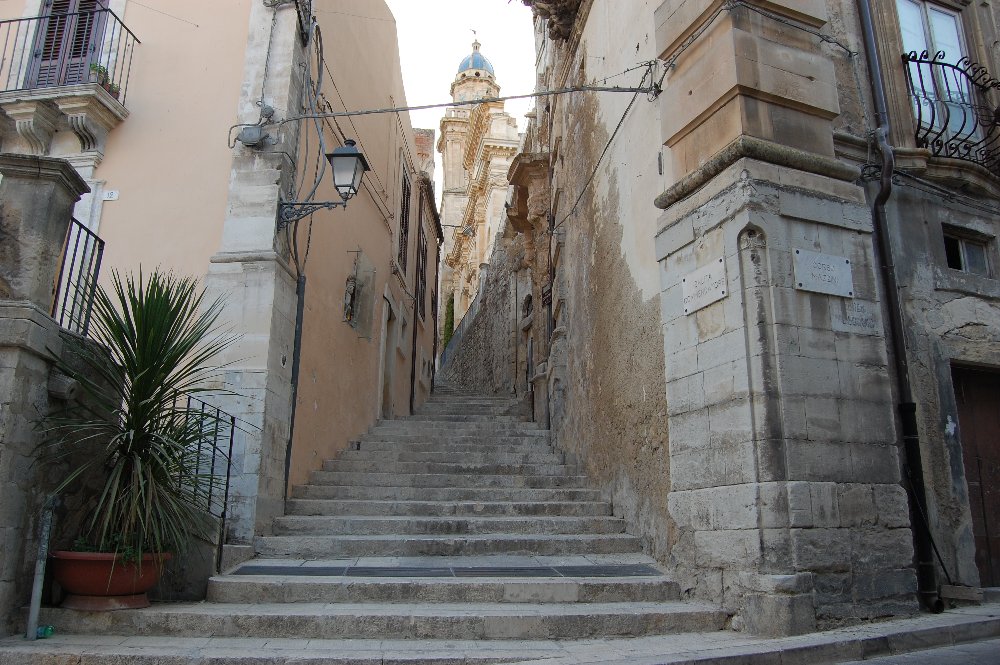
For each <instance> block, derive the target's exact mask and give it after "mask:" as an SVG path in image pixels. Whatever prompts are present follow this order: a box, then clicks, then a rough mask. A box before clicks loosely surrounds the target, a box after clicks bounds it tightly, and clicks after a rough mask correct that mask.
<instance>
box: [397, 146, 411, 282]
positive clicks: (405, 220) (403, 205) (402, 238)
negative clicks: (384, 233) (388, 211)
mask: <svg viewBox="0 0 1000 665" xmlns="http://www.w3.org/2000/svg"><path fill="white" fill-rule="evenodd" d="M400 171H401V172H402V174H403V184H402V186H401V190H402V191H400V194H399V267H400V268H402V269H403V272H404V273H405V272H406V249H407V245H409V243H410V174H409V172H407V170H406V162H403V163H402V166H401V168H400Z"/></svg>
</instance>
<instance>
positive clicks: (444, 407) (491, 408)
mask: <svg viewBox="0 0 1000 665" xmlns="http://www.w3.org/2000/svg"><path fill="white" fill-rule="evenodd" d="M520 408H521V407H520V406H519V405H518V404H517V403H512V402H495V403H492V404H489V403H484V402H463V403H455V402H424V404H423V405H422V406H421V407H420V408H419V409H417V412H416V415H422V416H429V415H434V414H443V415H455V416H460V415H463V414H465V415H470V416H471V415H480V414H486V415H496V416H503V415H510V416H520V415H524V414H522V413H518V412H517V410H518V409H520Z"/></svg>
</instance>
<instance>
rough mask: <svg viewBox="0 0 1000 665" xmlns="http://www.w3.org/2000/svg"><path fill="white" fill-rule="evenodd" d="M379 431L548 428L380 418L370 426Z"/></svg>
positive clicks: (537, 433)
mask: <svg viewBox="0 0 1000 665" xmlns="http://www.w3.org/2000/svg"><path fill="white" fill-rule="evenodd" d="M372 431H379V432H404V433H405V432H415V433H421V432H443V433H446V434H447V433H456V434H465V435H476V436H482V435H489V434H491V433H498V434H510V433H533V434H535V436H544V437H548V436H549V430H547V429H542V428H541V427H539V425H538V423H532V422H525V421H520V420H512V421H508V422H504V423H498V422H495V421H494V420H493V419H488V420H482V421H478V422H474V421H465V422H447V421H446V422H442V421H436V420H426V419H424V420H380V421H378V422H377V423H375V425H374V426H373V427H372Z"/></svg>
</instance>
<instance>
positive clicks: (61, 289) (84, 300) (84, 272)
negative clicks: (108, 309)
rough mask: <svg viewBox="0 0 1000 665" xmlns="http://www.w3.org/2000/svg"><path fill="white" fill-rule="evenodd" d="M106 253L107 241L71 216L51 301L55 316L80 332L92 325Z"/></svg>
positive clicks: (62, 324)
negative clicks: (103, 258) (91, 316)
mask: <svg viewBox="0 0 1000 665" xmlns="http://www.w3.org/2000/svg"><path fill="white" fill-rule="evenodd" d="M103 255H104V241H103V240H101V239H100V238H99V237H98V236H97V234H95V233H94V232H93V231H91V230H90V229H88V228H87V227H86V226H84V225H83V224H81V223H80V222H78V221H76V220H75V219H73V220H71V221H70V224H69V231H68V232H67V233H66V244H65V245H64V246H63V257H62V267H61V268H60V269H59V278H58V280H57V281H56V297H55V299H54V301H53V303H52V318H54V319H55V320H56V321H58V322H59V325H60V326H62V327H63V328H66V329H67V330H71V331H73V332H75V333H79V334H81V335H86V334H87V331H88V330H89V329H90V312H91V309H92V308H93V306H94V293H95V291H96V290H97V277H98V275H99V274H100V272H101V257H102V256H103Z"/></svg>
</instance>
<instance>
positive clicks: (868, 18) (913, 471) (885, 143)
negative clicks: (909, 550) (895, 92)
mask: <svg viewBox="0 0 1000 665" xmlns="http://www.w3.org/2000/svg"><path fill="white" fill-rule="evenodd" d="M858 13H859V15H860V18H861V31H862V34H863V35H864V40H865V54H866V56H867V60H868V72H869V74H870V77H871V82H872V97H873V98H874V102H875V113H876V117H877V122H878V128H877V129H876V130H875V138H876V141H877V142H878V148H879V152H880V153H881V154H882V174H881V181H880V183H879V185H880V186H879V191H878V195H877V196H876V197H875V201H874V202H873V204H872V226H873V230H874V233H873V242H874V245H875V251H876V254H877V256H878V261H879V270H880V273H881V277H882V284H883V286H884V287H885V288H884V292H885V297H886V305H887V307H888V314H889V316H888V323H889V340H890V347H891V349H890V350H891V352H892V357H893V361H894V365H895V373H896V384H897V390H898V394H899V404H898V405H897V408H898V410H899V418H900V424H901V437H902V443H903V450H904V453H905V455H906V469H905V475H906V479H907V481H908V482H907V484H908V488H907V489H908V490H909V491H908V492H907V495H908V497H909V501H910V523H911V525H912V526H913V542H914V549H915V550H916V559H917V593H918V595H919V597H920V602H921V603H922V604H923V606H924V607H925V608H927V609H928V610H930V611H931V612H935V613H937V612H941V611H943V610H944V603H943V602H942V601H941V598H940V597H939V596H938V582H937V569H936V568H935V565H934V551H933V550H934V544H933V540H932V537H931V533H930V525H929V524H928V522H927V510H926V506H927V492H926V489H925V487H924V471H923V463H922V461H921V457H920V439H919V433H918V431H917V406H916V404H915V403H914V402H913V391H912V389H911V386H910V376H909V365H908V363H907V358H906V340H905V339H904V336H903V325H904V324H903V311H902V308H901V307H900V302H899V286H898V283H897V281H896V269H895V265H894V264H893V258H892V250H891V249H890V245H889V234H888V228H887V224H886V215H885V203H886V201H887V200H888V199H889V195H890V194H891V193H892V175H893V171H894V169H895V155H894V153H893V149H892V146H891V145H890V144H889V112H888V107H887V104H886V101H885V88H884V87H883V84H882V65H881V63H880V62H879V57H878V51H877V47H876V45H875V30H874V28H873V22H872V12H871V4H870V2H869V0H858Z"/></svg>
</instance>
